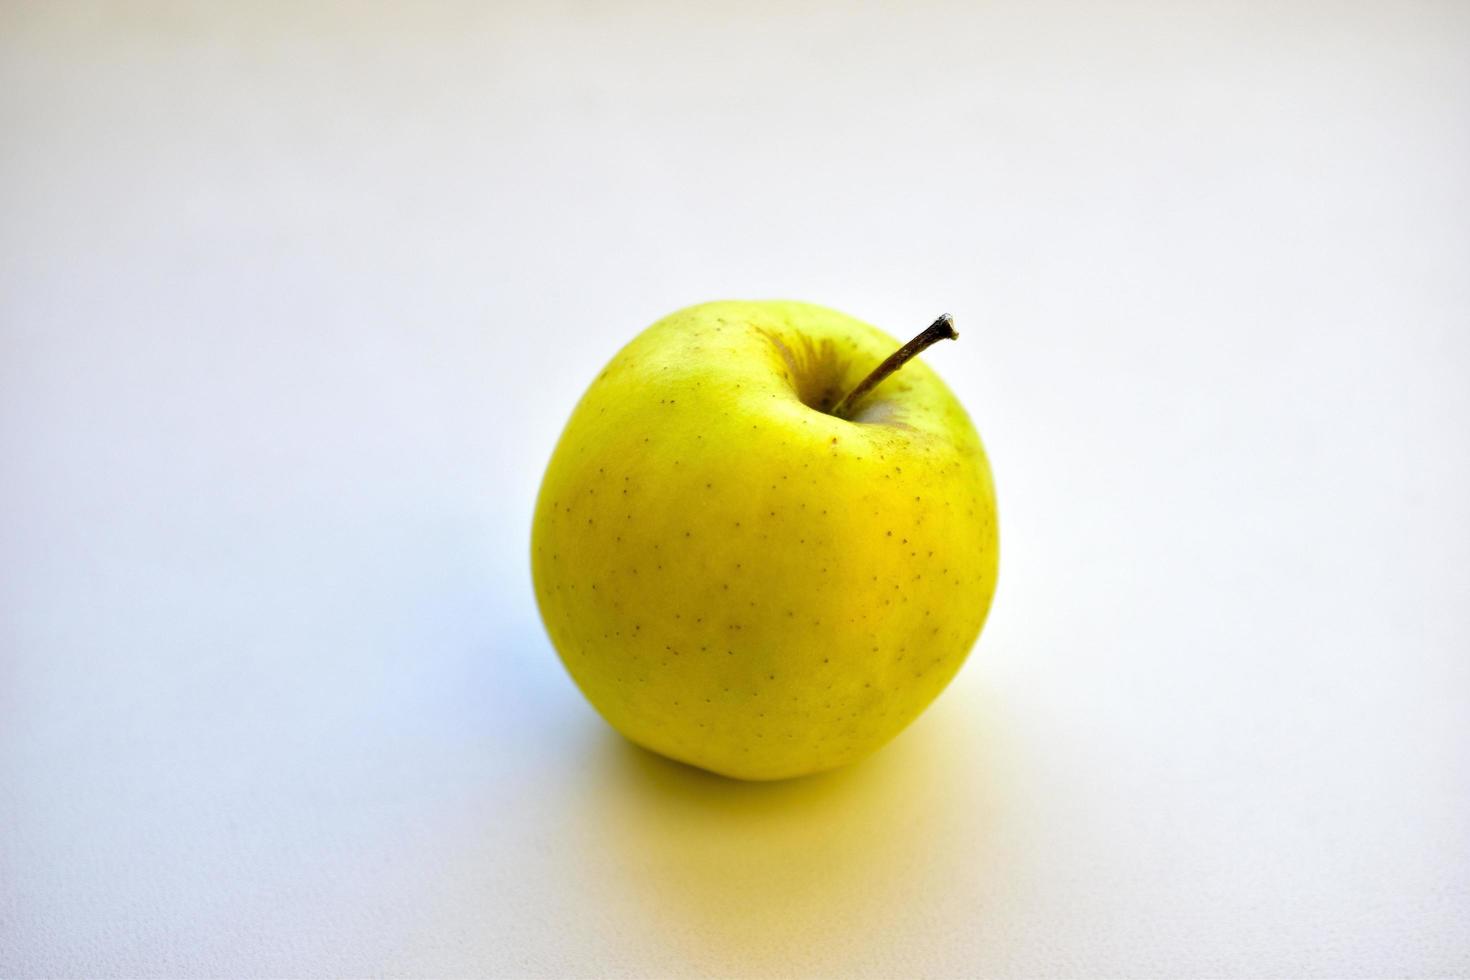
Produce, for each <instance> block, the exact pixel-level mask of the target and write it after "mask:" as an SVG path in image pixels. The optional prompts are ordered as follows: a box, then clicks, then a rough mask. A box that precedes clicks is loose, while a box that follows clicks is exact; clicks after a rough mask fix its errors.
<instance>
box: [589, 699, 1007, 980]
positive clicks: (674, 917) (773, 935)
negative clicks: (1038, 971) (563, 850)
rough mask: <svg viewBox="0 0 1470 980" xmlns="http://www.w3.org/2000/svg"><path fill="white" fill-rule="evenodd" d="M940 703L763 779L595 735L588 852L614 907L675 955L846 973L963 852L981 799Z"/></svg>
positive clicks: (900, 927) (967, 742)
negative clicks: (858, 755) (890, 733)
mask: <svg viewBox="0 0 1470 980" xmlns="http://www.w3.org/2000/svg"><path fill="white" fill-rule="evenodd" d="M938 707H939V706H938V705H936V706H935V708H938ZM949 707H950V708H951V710H949V711H934V710H931V712H930V714H929V715H927V716H926V717H924V718H921V719H920V720H919V721H918V722H917V723H916V724H915V725H914V726H912V727H911V728H910V730H909V731H907V732H905V733H904V734H902V735H900V736H899V737H898V738H897V739H895V740H894V742H892V743H890V744H889V745H888V746H886V747H885V748H884V749H882V750H881V751H879V752H878V753H876V754H875V755H873V756H872V757H870V758H868V759H866V760H864V761H862V762H859V763H857V764H855V765H853V766H849V767H846V768H844V769H839V770H836V771H833V772H830V773H824V774H821V775H817V776H809V777H805V778H802V779H795V780H786V781H781V782H773V783H746V782H740V781H738V780H733V779H728V778H725V777H722V776H716V775H713V774H711V773H707V772H704V771H702V770H699V769H695V768H692V767H690V766H686V765H683V764H681V763H677V762H672V761H669V760H667V759H664V758H663V757H661V756H658V755H655V754H653V753H651V752H648V751H645V750H644V749H641V748H638V747H637V746H634V745H632V744H631V743H629V742H627V741H625V740H623V739H622V738H620V737H618V736H616V735H613V734H611V733H609V734H608V736H607V738H606V739H605V741H603V742H602V743H601V745H600V752H601V754H602V755H603V756H604V758H602V759H600V760H599V763H600V764H599V765H597V766H595V767H594V771H596V772H598V773H599V774H600V775H599V779H601V780H605V784H604V785H602V786H600V787H599V793H598V795H597V798H598V799H599V800H600V801H601V802H602V803H603V804H604V807H603V808H602V809H601V812H600V813H599V820H600V821H601V822H602V831H603V835H602V836H601V837H600V841H601V843H600V845H599V846H600V847H601V848H603V849H604V851H603V853H602V855H601V857H602V858H603V861H602V862H600V863H602V864H603V867H605V868H609V869H611V870H613V872H614V874H613V878H614V880H613V881H612V883H611V885H612V887H613V888H615V889H616V891H617V893H618V894H619V896H620V897H621V899H622V901H623V903H624V905H625V908H627V907H628V906H631V907H632V908H627V911H628V912H631V913H632V914H634V915H636V916H637V917H638V918H639V919H640V920H641V921H642V922H643V923H644V924H645V925H646V926H647V927H648V934H649V935H650V936H654V937H656V940H657V941H658V942H659V943H661V944H663V945H664V946H665V947H666V948H667V947H670V946H672V947H673V948H675V949H677V951H678V952H679V954H680V956H681V958H682V959H684V960H685V961H687V962H688V963H689V965H690V966H694V967H697V968H698V969H701V970H703V971H706V972H712V973H717V974H721V975H731V974H733V975H744V976H748V975H752V974H760V973H768V972H778V973H783V974H791V973H798V974H800V973H811V972H822V973H827V972H833V971H835V972H839V973H840V972H843V971H844V970H846V969H850V968H855V967H857V966H859V965H860V964H862V963H863V962H864V961H865V960H868V959H870V956H871V954H872V953H873V952H874V951H875V950H874V947H875V946H890V945H891V944H892V943H894V942H895V941H901V940H902V937H903V935H904V933H905V932H906V931H907V932H909V933H913V932H914V931H915V930H914V926H916V925H917V924H918V923H919V920H920V919H921V918H922V916H923V915H924V914H925V909H926V908H930V907H932V906H930V905H929V904H928V903H930V902H932V901H933V900H934V898H935V897H936V896H941V895H944V894H948V893H953V888H952V887H950V886H951V885H952V883H953V878H954V876H955V874H956V868H955V862H956V861H960V862H965V860H966V856H965V855H956V854H954V853H952V852H951V851H950V850H949V848H952V847H954V846H956V845H959V846H970V845H973V842H974V834H975V829H976V828H975V826H974V824H975V821H976V820H983V819H984V816H983V813H984V811H986V810H987V809H988V807H987V806H986V804H985V800H986V799H988V798H989V797H990V795H991V794H992V793H993V792H994V786H993V785H992V784H991V783H990V782H989V781H988V778H987V777H988V775H989V773H988V770H989V768H990V767H989V766H988V765H986V763H985V761H984V760H983V759H981V758H980V757H978V756H977V749H980V748H983V746H982V745H978V744H977V742H979V741H981V740H977V739H976V738H975V737H974V735H975V732H974V731H973V730H972V726H971V725H970V724H968V723H967V720H966V719H963V718H961V717H959V713H960V711H959V709H960V706H957V705H953V704H952V705H950V706H949ZM985 741H988V740H985ZM607 848H610V849H611V850H612V853H611V854H609V853H607V851H606V850H605V849H607ZM970 857H975V855H970ZM959 873H963V871H961V872H959Z"/></svg>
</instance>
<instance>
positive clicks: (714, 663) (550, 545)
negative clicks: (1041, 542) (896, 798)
mask: <svg viewBox="0 0 1470 980" xmlns="http://www.w3.org/2000/svg"><path fill="white" fill-rule="evenodd" d="M897 347H898V342H897V341H896V340H894V338H892V337H890V336H888V335H887V334H885V333H883V332H882V331H880V330H878V329H877V328H875V327H871V326H869V325H868V324H866V323H862V322H861V321H858V320H855V319H852V318H851V317H848V316H845V315H843V314H841V313H838V312H836V311H833V310H829V309H826V308H824V307H820V306H814V305H811V304H807V303H796V302H718V303H707V304H704V305H701V306H695V307H691V308H689V309H685V310H682V311H680V312H678V313H675V314H673V315H672V316H669V317H666V318H665V319H663V320H660V321H659V322H658V323H655V324H654V325H653V326H651V327H649V328H648V329H647V330H645V331H644V332H643V333H642V334H641V335H639V336H638V337H637V338H635V339H634V340H633V341H632V342H631V343H630V344H628V346H627V347H625V348H623V350H622V351H621V352H620V353H619V354H618V355H617V356H616V357H614V358H613V359H612V361H611V363H609V364H608V366H607V368H606V369H605V370H604V371H603V372H602V373H601V374H600V375H598V376H597V379H596V380H595V381H593V383H592V385H591V387H590V388H589V389H588V390H587V392H586V394H585V395H584V396H583V397H582V400H581V402H580V403H579V404H578V405H577V407H576V409H575V411H574V412H573V414H572V417H571V420H570V421H569V422H568V423H567V427H566V430H565V431H564V432H563V433H562V436H561V439H560V441H559V442H558V444H557V447H556V450H555V452H554V453H553V455H552V459H551V463H550V465H549V466H548V467H547V470H546V476H545V478H544V480H543V482H542V485H541V492H540V495H539V498H538V500H537V505H536V514H535V519H534V523H533V527H532V535H531V566H532V577H533V579H534V583H535V589H536V598H537V601H538V603H539V605H540V608H541V615H542V618H543V620H544V621H545V623H546V628H547V632H548V633H549V634H550V636H551V640H552V643H553V644H554V645H555V647H556V649H557V651H558V653H559V654H560V656H561V659H562V662H563V663H564V664H565V666H566V669H567V671H568V672H569V673H570V674H571V676H572V678H573V680H574V681H575V682H576V683H577V685H578V687H579V688H581V690H582V693H583V694H584V695H585V696H586V698H587V700H588V701H590V702H591V703H592V705H593V706H594V707H595V708H596V709H597V710H598V712H600V713H601V714H602V716H603V717H604V718H605V719H606V720H607V721H608V723H609V724H611V725H612V726H613V727H614V728H615V729H617V730H618V731H619V732H621V733H622V734H623V735H625V736H626V737H627V738H629V739H630V740H632V741H633V742H635V743H637V744H638V745H641V746H643V747H645V748H647V749H651V750H652V751H654V752H658V753H661V754H662V755H665V756H668V757H670V758H673V759H678V760H680V761H682V762H686V763H689V764H691V765H695V766H699V767H701V768H704V769H708V770H711V771H713V772H716V773H721V774H723V775H726V776H732V777H736V778H739V779H760V780H764V779H782V778H786V777H792V776H801V775H805V774H808V773H814V772H820V771H822V770H826V769H831V768H834V767H836V766H841V765H844V764H846V763H849V762H852V761H854V760H856V759H859V758H861V757H863V756H865V755H867V754H869V753H870V752H872V751H874V750H875V749H877V748H878V747H879V746H881V745H883V744H884V743H885V742H887V741H888V740H889V739H891V738H892V737H893V736H894V735H896V734H897V733H898V732H900V731H902V730H903V728H904V727H905V726H906V725H908V724H909V722H911V721H913V720H914V718H915V717H917V716H918V715H919V713H920V712H922V711H923V710H924V708H925V707H927V706H928V704H929V703H930V702H931V701H932V700H933V699H934V698H935V696H937V695H938V694H939V692H940V691H941V690H943V689H944V687H945V686H946V685H947V684H948V683H949V681H950V679H951V678H953V677H954V675H955V672H956V671H958V670H959V668H960V665H961V664H962V663H963V662H964V659H965V657H966V655H967V654H968V652H969V650H970V648H971V647H972V646H973V645H974V643H975V640H976V638H977V637H978V636H979V633H980V628H981V626H982V625H984V622H985V617H986V614H987V612H988V611H989V609H990V602H991V597H992V596H993V594H994V592H995V584H996V573H997V567H998V556H999V550H998V538H997V529H996V512H995V491H994V487H993V485H992V482H991V475H990V465H989V462H988V461H987V459H986V456H985V451H984V448H983V447H982V445H981V443H980V438H979V436H978V435H977V434H976V432H975V429H974V427H973V426H972V425H971V423H970V420H969V417H968V416H967V415H966V414H965V411H964V409H963V408H962V407H961V406H960V403H959V401H958V400H957V399H956V398H955V397H954V395H953V394H952V393H951V392H950V391H949V389H948V388H947V387H946V386H945V385H944V382H942V381H941V380H940V379H939V377H938V376H937V375H936V374H935V373H934V372H933V371H931V370H930V369H929V368H928V367H927V366H926V365H924V364H923V363H921V362H919V361H917V360H914V361H911V362H909V363H908V364H907V365H905V366H904V367H902V368H901V369H900V370H899V371H898V372H897V373H895V374H893V375H892V376H890V377H889V378H888V379H887V380H886V381H884V382H883V383H882V384H881V385H880V386H878V387H877V388H876V389H875V390H874V391H873V392H872V393H871V394H870V395H869V396H868V398H867V399H866V400H865V401H864V402H863V403H862V404H861V405H860V406H859V407H858V411H857V413H856V415H855V416H854V418H853V420H852V421H846V420H844V419H840V418H836V417H835V416H832V415H828V414H825V413H824V412H823V411H820V410H819V407H829V406H831V405H832V404H834V403H835V402H836V401H837V400H838V399H839V398H840V397H841V396H842V395H843V394H844V393H845V392H847V391H848V390H850V389H851V388H853V387H854V386H855V385H857V383H858V382H859V381H861V380H862V379H863V378H864V377H865V376H866V375H867V374H868V372H869V371H871V370H872V369H873V368H874V367H875V366H877V365H878V364H879V363H880V362H881V361H882V360H883V359H884V358H885V357H887V356H888V355H889V354H891V353H892V352H893V351H894V350H896V349H897ZM812 406H818V407H817V408H814V407H812Z"/></svg>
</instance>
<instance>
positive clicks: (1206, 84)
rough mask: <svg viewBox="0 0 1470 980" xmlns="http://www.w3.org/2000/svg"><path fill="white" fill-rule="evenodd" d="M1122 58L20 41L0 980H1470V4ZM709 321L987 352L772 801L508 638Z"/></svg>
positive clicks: (529, 36) (1160, 31)
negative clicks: (960, 525)
mask: <svg viewBox="0 0 1470 980" xmlns="http://www.w3.org/2000/svg"><path fill="white" fill-rule="evenodd" d="M895 6H898V5H895ZM1109 6H1110V7H1111V9H1110V10H1106V11H1105V10H1103V9H1102V7H1103V5H1080V4H1079V5H1075V6H1073V5H1056V6H1053V5H1041V6H1037V5H1006V6H995V7H988V6H980V5H974V4H963V5H955V6H954V7H952V8H944V7H938V6H926V5H923V4H919V5H906V11H907V12H905V13H902V14H892V13H880V12H879V11H878V10H876V9H875V8H865V9H860V10H859V9H847V5H843V6H839V5H836V4H832V5H821V6H817V5H804V4H799V3H798V4H795V5H791V4H777V3H769V4H766V3H754V4H752V3H739V4H735V3H731V4H725V5H709V4H669V5H653V4H644V5H626V6H625V7H624V9H622V10H621V11H619V12H613V10H612V9H610V6H609V5H602V4H591V3H589V4H585V5H583V4H566V5H549V4H548V5H539V4H538V5H533V4H526V5H525V6H524V7H523V8H522V9H519V10H517V9H515V8H514V7H513V6H511V5H508V4H497V3H489V4H477V3H465V4H462V5H444V4H402V5H396V6H379V5H368V4H347V3H339V4H330V3H328V4H313V5H310V9H309V10H300V9H297V7H298V5H295V4H285V3H282V4H267V5H263V6H260V5H255V4H219V5H206V4H192V3H179V4H176V5H171V6H165V5H158V4H137V3H132V4H116V5H110V6H97V7H94V6H91V5H88V4H82V3H40V2H36V3H25V2H9V3H5V4H4V5H3V6H0V975H6V976H29V975H87V976H99V977H100V976H114V975H116V976H122V975H127V976H140V975H189V976H204V975H216V974H217V975H251V974H291V975H313V976H317V975H342V974H404V975H444V974H457V975H461V974H462V975H479V974H483V975H504V976H510V975H534V976H599V977H601V976H649V975H653V976H664V975H668V976H678V975H686V974H688V975H695V974H699V975H704V974H723V975H742V976H747V975H748V976H755V975H762V974H792V975H808V974H810V975H818V974H830V975H842V976H887V977H893V976H948V975H1029V976H1042V975H1045V976H1092V975H1114V976H1117V975H1130V976H1146V975H1168V976H1205V975H1209V976H1223V975H1240V976H1247V975H1248V976H1303V975H1321V976H1329V975H1330V976H1370V975H1385V976H1386V975H1405V974H1410V975H1459V976H1465V975H1467V974H1470V6H1467V5H1465V4H1463V3H1444V4H1432V3H1378V4H1341V5H1334V4H1325V3H1295V4H1265V3H1262V4H1254V3H1220V4H1209V5H1204V4H1199V5H1190V4H1186V5H1179V4H1173V3H1158V4H1148V3H1137V4H1121V5H1109ZM729 296H736V297H766V296H789V297H798V298H806V299H811V300H816V301H819V302H826V303H828V304H831V305H834V306H838V307H840V308H843V309H845V310H848V311H850V312H852V313H854V314H857V315H859V316H862V317H865V318H867V319H870V320H873V321H875V322H877V323H880V324H882V325H884V326H886V327H887V328H889V329H890V330H892V331H894V332H898V333H903V332H905V331H909V330H911V329H916V328H917V327H918V326H921V325H922V324H923V323H925V322H927V321H928V319H929V318H931V317H933V316H934V315H935V314H936V313H938V312H940V311H941V310H949V311H951V312H953V313H954V314H955V316H956V318H957V320H958V323H959V326H960V329H961V332H962V334H963V339H962V340H961V342H960V343H959V344H952V345H947V346H946V347H944V348H942V349H940V350H938V351H936V352H934V353H933V354H932V355H931V356H930V362H931V363H932V364H934V365H935V366H936V367H938V368H939V370H940V371H941V372H942V373H943V374H944V375H945V376H946V377H947V378H948V379H949V380H950V382H951V383H952V385H953V386H954V387H955V388H956V389H958V390H959V391H960V392H961V393H962V396H963V398H964V399H965V401H966V403H967V404H968V405H969V407H970V409H971V411H972V414H973V415H974V417H975V418H976V420H977V422H978V423H979V425H980V428H981V430H982V432H983V433H984V435H985V437H986V440H987V442H988V443H989V446H990V449H991V452H992V457H993V462H994V466H995V471H996V474H997V480H998V485H999V490H1000V499H1001V508H1002V514H1001V516H1002V522H1003V542H1004V554H1003V568H1002V580H1001V588H1000V592H999V595H998V598H997V602H996V606H995V611H994V615H993V617H992V620H991V623H990V625H989V627H988V629H987V631H986V633H985V635H984V637H983V639H982V641H981V644H980V646H979V649H978V650H977V653H976V655H975V656H974V657H973V658H972V660H971V661H970V663H969V665H968V666H967V667H966V669H965V670H964V672H963V673H962V674H961V676H960V678H959V679H958V681H957V682H956V683H955V685H954V686H953V687H952V688H951V690H950V691H949V692H948V693H947V694H946V695H945V696H944V697H943V698H942V699H941V700H940V701H939V702H938V703H937V704H936V705H935V707H934V709H933V710H932V711H930V712H929V713H928V714H927V715H926V716H925V717H924V718H923V719H922V720H921V721H920V722H919V723H918V724H917V725H915V726H914V727H913V729H911V730H910V731H909V732H908V733H907V734H905V735H904V736H903V737H901V738H900V739H899V740H898V741H897V742H895V743H894V744H893V745H892V746H891V747H890V748H889V749H887V750H886V751H884V752H883V753H882V754H880V755H879V756H877V757H876V758H874V759H873V760H872V761H871V762H869V763H867V764H864V765H861V766H859V767H856V768H854V769H852V770H850V771H845V772H842V773H839V774H836V775H833V776H831V777H828V778H822V779H815V780H809V781H805V782H797V783H792V784H787V785H773V786H744V785H739V784H733V783H728V782H723V781H720V780H717V779H713V778H707V777H704V776H701V775H699V774H697V773H694V772H692V771H688V770H683V769H679V768H676V767H673V766H670V765H666V764H664V763H662V762H660V761H658V760H656V759H653V758H651V757H648V756H644V755H642V754H640V753H638V752H636V751H633V750H631V749H629V748H627V747H625V746H624V745H623V744H622V743H621V742H620V741H619V740H618V739H616V738H615V737H614V736H612V735H611V734H610V733H609V732H608V731H607V730H606V729H605V728H604V727H603V726H602V725H601V723H600V722H599V721H598V720H597V719H596V717H595V716H594V715H593V714H592V713H591V711H590V710H589V709H588V708H587V707H586V706H585V705H584V704H583V703H582V702H581V700H580V698H579V697H578V695H577V694H576V693H575V691H574V690H573V688H572V686H571V684H570V683H569V682H568V681H567V679H566V678H565V677H564V675H563V674H562V672H561V670H560V668H559V666H558V665H557V662H556V660H555V658H554V656H553V654H552V651H551V649H550V647H549V646H548V644H547V642H546V640H545V638H544V635H543V633H542V631H541V627H540V624H539V621H538V618H537V614H536V611H535V608H534V604H533V602H532V597H531V593H530V588H529V575H528V570H527V547H528V545H527V536H528V523H529V516H530V510H531V504H532V500H533V496H534V493H535V490H536V487H537V483H538V479H539V476H540V471H541V468H542V466H543V465H544V463H545V461H546V459H547V456H548V454H549V452H550V449H551V446H552V443H553V440H554V439H555V437H556V435H557V433H558V431H559V429H560V426H561V424H562V422H563V421H564V419H565V417H566V415H567V413H568V411H569V410H570V408H571V405H572V403H573V401H574V400H575V399H576V397H577V396H578V395H579V394H580V392H581V390H582V388H583V386H584V385H585V384H586V383H587V381H588V380H589V379H590V378H591V377H592V376H593V375H594V374H595V373H596V371H597V370H598V369H599V368H600V367H601V365H602V363H603V362H604V361H605V360H606V359H607V358H608V357H609V356H610V355H611V354H612V353H613V352H614V351H615V350H616V348H617V347H618V346H619V345H620V344H621V343H622V342H624V341H625V340H626V339H627V338H629V337H630V336H631V335H632V334H633V333H634V332H635V331H637V330H638V329H640V328H641V327H642V326H644V325H645V324H646V323H648V322H650V321H651V320H653V319H655V318H656V317H658V316H660V315H661V314H663V313H665V312H668V311H670V310H671V309H673V308H676V307H678V306H682V305H684V304H686V303H690V302H695V301H699V300H704V299H711V298H717V297H729Z"/></svg>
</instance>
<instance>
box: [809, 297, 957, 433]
mask: <svg viewBox="0 0 1470 980" xmlns="http://www.w3.org/2000/svg"><path fill="white" fill-rule="evenodd" d="M959 338H960V335H959V334H957V333H955V330H954V320H953V319H952V318H951V317H950V315H949V314H948V313H945V314H943V315H942V316H940V317H939V319H937V320H935V321H934V322H933V323H931V324H929V326H927V327H925V328H924V330H923V332H922V333H920V334H919V335H918V336H917V337H915V338H914V339H913V340H910V341H909V342H908V343H906V344H904V345H903V346H902V347H900V348H899V349H898V350H896V351H894V352H893V353H892V354H889V355H888V359H887V360H885V361H884V362H883V363H882V364H879V365H878V366H877V367H875V368H873V371H872V373H871V374H869V375H868V376H867V377H866V378H864V379H863V380H862V381H860V382H858V386H857V387H856V388H854V389H852V391H849V392H848V393H847V395H846V396H845V397H844V398H843V399H842V400H841V401H840V402H838V403H837V404H836V405H834V406H833V407H832V414H833V415H835V416H837V417H838V418H840V419H845V418H847V417H848V416H849V415H851V414H852V410H853V409H855V408H856V407H857V405H858V402H860V401H862V400H863V399H864V398H866V397H867V396H868V393H869V392H871V391H872V390H873V389H874V388H876V387H878V386H879V385H880V384H882V383H883V382H884V380H885V379H886V378H887V377H888V376H889V375H890V374H892V373H893V372H894V371H897V370H898V369H899V368H901V367H903V366H904V365H905V364H907V363H908V362H909V361H911V360H913V359H914V358H916V357H918V356H919V354H920V353H921V352H923V351H924V350H925V349H927V348H928V347H931V346H932V345H934V344H937V343H939V341H941V340H958V339H959Z"/></svg>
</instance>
